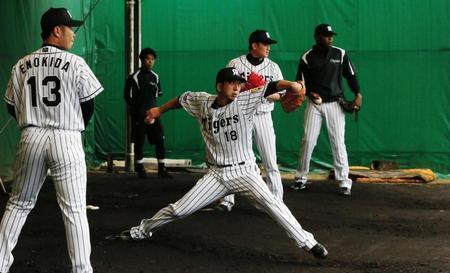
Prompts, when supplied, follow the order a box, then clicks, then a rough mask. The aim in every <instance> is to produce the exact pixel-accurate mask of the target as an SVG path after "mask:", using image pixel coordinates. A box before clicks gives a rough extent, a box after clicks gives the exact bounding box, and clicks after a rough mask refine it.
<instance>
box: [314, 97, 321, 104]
mask: <svg viewBox="0 0 450 273" xmlns="http://www.w3.org/2000/svg"><path fill="white" fill-rule="evenodd" d="M312 101H313V102H314V103H315V104H321V103H322V98H321V97H316V98H314V99H313V100H312Z"/></svg>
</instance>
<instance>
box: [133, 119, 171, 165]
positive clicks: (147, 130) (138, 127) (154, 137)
mask: <svg viewBox="0 0 450 273" xmlns="http://www.w3.org/2000/svg"><path fill="white" fill-rule="evenodd" d="M133 124H134V126H133V139H134V160H135V161H137V160H141V159H142V158H144V138H145V135H147V139H148V143H149V144H150V145H155V153H156V158H157V159H164V158H165V157H166V149H165V148H164V129H163V127H162V124H161V121H160V119H159V118H157V119H155V122H154V123H153V124H146V123H145V122H144V117H141V118H134V120H133Z"/></svg>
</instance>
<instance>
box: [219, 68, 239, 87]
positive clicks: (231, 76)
mask: <svg viewBox="0 0 450 273" xmlns="http://www.w3.org/2000/svg"><path fill="white" fill-rule="evenodd" d="M232 81H240V82H246V80H245V79H244V78H242V77H241V76H240V75H239V71H237V69H236V68H234V67H225V68H222V69H220V70H219V72H217V76H216V84H217V83H220V82H232Z"/></svg>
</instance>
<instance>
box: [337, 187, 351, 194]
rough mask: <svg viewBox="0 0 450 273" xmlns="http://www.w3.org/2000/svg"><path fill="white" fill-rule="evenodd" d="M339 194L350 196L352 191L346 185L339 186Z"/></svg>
mask: <svg viewBox="0 0 450 273" xmlns="http://www.w3.org/2000/svg"><path fill="white" fill-rule="evenodd" d="M339 194H340V195H344V196H350V195H352V191H351V190H350V189H349V188H347V187H342V188H339Z"/></svg>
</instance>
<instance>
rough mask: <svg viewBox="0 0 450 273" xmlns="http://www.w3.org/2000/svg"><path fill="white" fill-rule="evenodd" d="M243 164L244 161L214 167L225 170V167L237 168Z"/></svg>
mask: <svg viewBox="0 0 450 273" xmlns="http://www.w3.org/2000/svg"><path fill="white" fill-rule="evenodd" d="M244 164H245V161H242V162H239V163H236V164H226V165H216V167H219V168H226V167H233V166H239V165H244Z"/></svg>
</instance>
